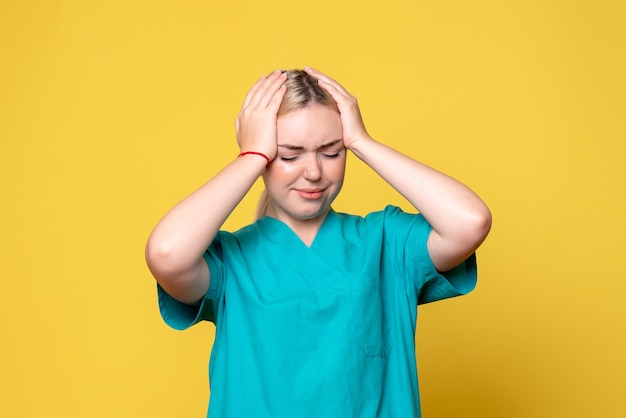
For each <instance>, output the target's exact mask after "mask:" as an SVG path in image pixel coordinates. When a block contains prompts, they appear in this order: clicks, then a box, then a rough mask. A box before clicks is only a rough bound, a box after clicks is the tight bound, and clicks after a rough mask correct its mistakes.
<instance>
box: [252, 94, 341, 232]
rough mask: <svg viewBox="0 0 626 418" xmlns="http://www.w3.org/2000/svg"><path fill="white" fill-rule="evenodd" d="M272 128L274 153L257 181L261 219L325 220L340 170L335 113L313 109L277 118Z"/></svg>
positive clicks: (323, 108)
mask: <svg viewBox="0 0 626 418" xmlns="http://www.w3.org/2000/svg"><path fill="white" fill-rule="evenodd" d="M276 126H277V144H278V153H277V154H276V158H275V159H274V160H273V161H272V163H271V164H270V166H269V167H268V169H267V170H266V171H265V173H264V175H263V180H264V181H265V187H266V189H267V192H268V194H269V206H268V211H267V214H268V215H269V216H272V217H273V218H276V219H279V220H281V221H283V222H285V223H286V224H288V225H291V224H292V222H296V223H297V222H299V221H303V220H313V219H317V218H319V217H320V216H323V215H326V213H327V212H328V210H329V209H330V204H331V203H332V202H333V200H335V197H337V194H338V193H339V191H340V190H341V186H342V184H343V178H344V172H345V168H346V150H345V148H344V146H343V138H342V126H341V118H340V116H339V113H338V112H337V111H336V110H334V109H332V108H329V107H326V106H321V105H317V104H313V105H310V106H307V107H304V108H301V109H298V110H294V111H292V112H289V113H287V114H285V115H282V116H280V117H279V118H278V120H277V122H276Z"/></svg>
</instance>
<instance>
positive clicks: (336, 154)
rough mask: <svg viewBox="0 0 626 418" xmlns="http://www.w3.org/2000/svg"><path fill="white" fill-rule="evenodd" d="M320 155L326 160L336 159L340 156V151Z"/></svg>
mask: <svg viewBox="0 0 626 418" xmlns="http://www.w3.org/2000/svg"><path fill="white" fill-rule="evenodd" d="M322 155H323V156H324V157H326V158H337V157H339V156H340V155H341V152H340V151H338V152H335V153H330V154H327V153H324V154H322Z"/></svg>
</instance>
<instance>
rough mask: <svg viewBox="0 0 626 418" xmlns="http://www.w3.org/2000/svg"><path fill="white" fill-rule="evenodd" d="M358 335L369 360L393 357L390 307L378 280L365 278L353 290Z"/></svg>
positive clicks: (354, 318) (356, 334) (354, 319)
mask: <svg viewBox="0 0 626 418" xmlns="http://www.w3.org/2000/svg"><path fill="white" fill-rule="evenodd" d="M351 296H352V314H353V322H354V331H355V333H354V336H355V338H356V342H357V344H359V345H360V346H361V348H362V350H363V351H364V352H365V354H366V355H367V356H369V357H382V358H387V357H389V352H390V351H391V346H392V341H391V340H392V338H391V327H390V319H391V318H390V317H389V313H388V312H389V309H388V308H389V307H388V306H386V303H385V298H384V293H383V289H382V288H381V286H380V284H379V283H378V280H377V278H375V277H365V278H363V282H362V283H359V284H358V285H353V286H352V289H351Z"/></svg>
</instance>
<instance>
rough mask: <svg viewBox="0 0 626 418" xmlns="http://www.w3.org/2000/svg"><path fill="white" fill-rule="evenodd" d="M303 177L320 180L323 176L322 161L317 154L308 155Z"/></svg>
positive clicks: (309, 179)
mask: <svg viewBox="0 0 626 418" xmlns="http://www.w3.org/2000/svg"><path fill="white" fill-rule="evenodd" d="M304 164H305V165H304V172H303V173H302V175H303V177H304V178H305V179H307V180H308V181H318V180H319V179H320V178H322V162H321V161H320V159H319V157H318V156H317V155H312V156H307V158H306V159H305V162H304Z"/></svg>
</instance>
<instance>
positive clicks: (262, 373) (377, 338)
mask: <svg viewBox="0 0 626 418" xmlns="http://www.w3.org/2000/svg"><path fill="white" fill-rule="evenodd" d="M430 231H431V227H430V225H429V224H428V223H427V222H426V220H425V219H424V218H423V217H422V216H421V215H414V214H408V213H405V212H403V211H402V210H401V209H399V208H396V207H392V206H388V207H387V208H385V210H383V211H380V212H374V213H371V214H369V215H367V216H366V217H360V216H353V215H347V214H342V213H337V212H334V211H331V212H330V213H329V214H328V216H327V217H326V219H325V220H324V223H323V224H322V226H321V228H320V230H319V232H318V235H317V236H316V237H315V240H314V241H313V243H312V244H311V246H310V247H307V246H306V245H305V244H304V243H303V242H302V241H301V240H300V239H299V238H298V237H297V235H296V234H295V233H294V232H293V231H292V230H291V229H290V228H289V227H288V226H287V225H286V224H284V223H282V222H281V221H278V220H276V219H273V218H270V217H265V218H263V219H261V220H259V221H257V222H255V223H254V224H252V225H249V226H246V227H244V228H242V229H240V230H239V231H237V232H234V233H230V232H225V231H220V232H219V233H218V235H217V236H216V238H215V240H214V241H213V243H212V244H211V246H210V247H209V249H208V250H207V251H206V253H205V260H206V262H207V264H208V266H209V269H210V272H211V284H210V288H209V290H208V292H207V294H206V296H205V297H204V299H203V300H202V303H201V304H200V306H190V305H185V304H183V303H180V302H178V301H176V300H175V299H173V298H172V297H170V296H169V295H167V294H166V293H165V292H164V291H163V289H161V288H160V287H159V292H158V294H159V306H160V311H161V315H162V316H163V319H164V320H165V322H166V323H167V324H169V325H170V326H171V327H173V328H175V329H185V328H187V327H189V326H191V325H193V324H195V323H197V322H199V321H201V320H208V321H211V322H213V323H215V326H216V332H215V342H214V344H213V349H212V352H211V360H210V365H209V380H210V387H211V398H210V402H209V410H208V417H213V418H222V417H225V418H239V417H242V418H252V417H268V418H282V417H285V418H287V417H288V418H297V417H303V418H305V417H307V418H308V417H324V418H329V417H330V418H334V417H337V418H348V417H359V418H368V417H390V418H402V417H420V416H421V415H420V402H419V392H418V382H417V369H416V362H415V344H414V341H415V340H414V338H415V337H414V335H415V326H416V320H417V305H418V304H421V303H426V302H432V301H435V300H439V299H444V298H449V297H453V296H457V295H461V294H465V293H467V292H469V291H471V290H472V289H473V288H474V286H475V284H476V261H475V256H474V255H472V256H471V257H470V258H469V259H468V260H466V261H465V262H464V263H462V264H461V265H459V266H458V267H457V268H455V269H453V270H452V271H450V272H447V273H446V274H443V275H442V274H439V273H438V272H437V271H436V269H435V267H434V266H433V263H432V262H431V260H430V257H429V255H428V251H427V248H426V240H427V238H428V235H429V233H430Z"/></svg>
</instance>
